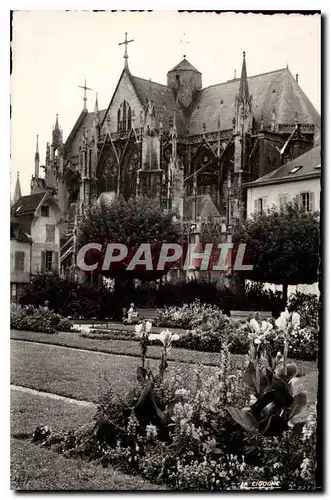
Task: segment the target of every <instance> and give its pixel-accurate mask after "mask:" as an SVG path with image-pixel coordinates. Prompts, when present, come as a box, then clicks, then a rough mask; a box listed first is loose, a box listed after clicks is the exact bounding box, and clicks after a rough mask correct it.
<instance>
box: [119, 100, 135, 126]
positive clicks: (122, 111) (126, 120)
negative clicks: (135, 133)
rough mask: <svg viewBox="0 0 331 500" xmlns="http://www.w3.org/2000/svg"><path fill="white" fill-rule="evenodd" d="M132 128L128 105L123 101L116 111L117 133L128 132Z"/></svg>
mask: <svg viewBox="0 0 331 500" xmlns="http://www.w3.org/2000/svg"><path fill="white" fill-rule="evenodd" d="M131 126H132V112H131V107H130V104H129V103H128V102H127V101H123V102H122V104H121V105H120V107H119V108H118V110H117V132H128V131H129V130H131Z"/></svg>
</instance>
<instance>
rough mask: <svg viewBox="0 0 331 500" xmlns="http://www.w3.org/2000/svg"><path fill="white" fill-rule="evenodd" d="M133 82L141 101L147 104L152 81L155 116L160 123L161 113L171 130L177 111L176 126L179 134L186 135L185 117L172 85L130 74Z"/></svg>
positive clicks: (166, 127) (166, 125)
mask: <svg viewBox="0 0 331 500" xmlns="http://www.w3.org/2000/svg"><path fill="white" fill-rule="evenodd" d="M130 79H131V82H132V84H133V86H134V89H135V91H136V93H137V95H138V98H139V100H140V102H141V103H142V104H143V105H146V103H147V102H148V97H149V88H150V83H151V87H152V100H153V102H154V107H155V118H156V123H157V124H158V122H159V120H160V117H161V114H162V123H163V127H164V129H165V130H169V128H170V124H171V121H172V117H173V113H174V111H176V127H177V133H178V134H179V135H186V125H185V118H184V115H183V112H182V108H181V106H180V104H178V103H176V100H175V96H174V93H173V91H172V89H171V88H170V87H167V86H166V85H161V84H160V83H156V82H150V80H145V79H144V78H139V77H138V76H133V75H131V74H130Z"/></svg>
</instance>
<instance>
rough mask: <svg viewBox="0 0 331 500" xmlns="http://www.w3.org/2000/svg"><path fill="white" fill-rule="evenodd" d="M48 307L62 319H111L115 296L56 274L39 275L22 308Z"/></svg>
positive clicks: (22, 303)
mask: <svg viewBox="0 0 331 500" xmlns="http://www.w3.org/2000/svg"><path fill="white" fill-rule="evenodd" d="M46 301H47V302H48V304H49V307H50V308H51V309H52V310H54V311H55V312H56V313H58V314H61V315H62V316H70V317H72V318H76V319H78V318H86V319H90V318H99V319H105V318H110V317H112V315H113V312H114V309H113V294H112V293H111V291H110V290H109V289H108V287H106V286H104V285H102V286H101V287H100V288H97V287H94V286H91V285H88V284H82V283H79V282H78V281H74V280H70V279H67V278H61V277H60V276H59V275H58V274H56V273H46V274H37V275H35V276H33V278H32V280H31V283H29V284H28V286H27V287H26V291H25V294H24V296H23V297H22V298H21V301H20V303H21V305H32V306H34V307H39V306H43V305H44V304H45V302H46Z"/></svg>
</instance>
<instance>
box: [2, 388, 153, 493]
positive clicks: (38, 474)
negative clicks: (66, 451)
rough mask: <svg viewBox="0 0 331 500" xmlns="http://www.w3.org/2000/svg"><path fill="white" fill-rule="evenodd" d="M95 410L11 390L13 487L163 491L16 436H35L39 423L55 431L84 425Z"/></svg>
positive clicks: (18, 488) (21, 488)
mask: <svg viewBox="0 0 331 500" xmlns="http://www.w3.org/2000/svg"><path fill="white" fill-rule="evenodd" d="M94 413H95V410H94V409H93V408H82V407H79V406H77V405H75V404H72V403H66V402H63V401H55V400H51V399H48V398H44V397H40V396H33V395H30V394H26V393H21V392H18V391H15V390H12V391H11V435H12V438H11V488H12V489H15V490H30V491H31V490H34V491H40V490H112V491H114V490H159V489H162V487H160V486H155V485H153V484H151V483H149V482H147V481H144V480H143V479H141V478H139V477H135V476H130V475H127V474H123V473H121V472H120V471H117V470H115V469H113V468H112V467H108V468H107V469H103V468H102V467H101V466H99V465H95V464H93V463H87V462H86V461H83V460H79V459H75V458H71V459H70V460H69V459H66V458H64V457H63V456H61V455H58V454H57V453H55V452H53V451H51V450H48V449H45V448H42V447H40V446H37V445H35V444H33V443H31V442H30V441H28V440H22V439H17V438H15V435H16V436H18V435H20V434H27V433H29V434H31V432H32V431H33V429H34V428H35V427H36V426H37V425H39V424H42V423H43V424H45V425H46V424H47V425H48V426H50V427H51V428H52V429H53V430H55V431H62V430H68V429H70V428H72V427H73V425H74V426H75V427H77V426H80V425H83V424H84V423H86V422H87V421H89V420H91V419H92V418H93V415H94Z"/></svg>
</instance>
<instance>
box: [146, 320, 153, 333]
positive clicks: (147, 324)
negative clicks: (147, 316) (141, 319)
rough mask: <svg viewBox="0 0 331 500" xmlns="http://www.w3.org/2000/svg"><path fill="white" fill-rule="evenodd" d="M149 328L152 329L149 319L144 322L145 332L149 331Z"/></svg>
mask: <svg viewBox="0 0 331 500" xmlns="http://www.w3.org/2000/svg"><path fill="white" fill-rule="evenodd" d="M151 329H152V323H151V322H150V321H146V323H145V330H146V333H148V332H150V331H151Z"/></svg>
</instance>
